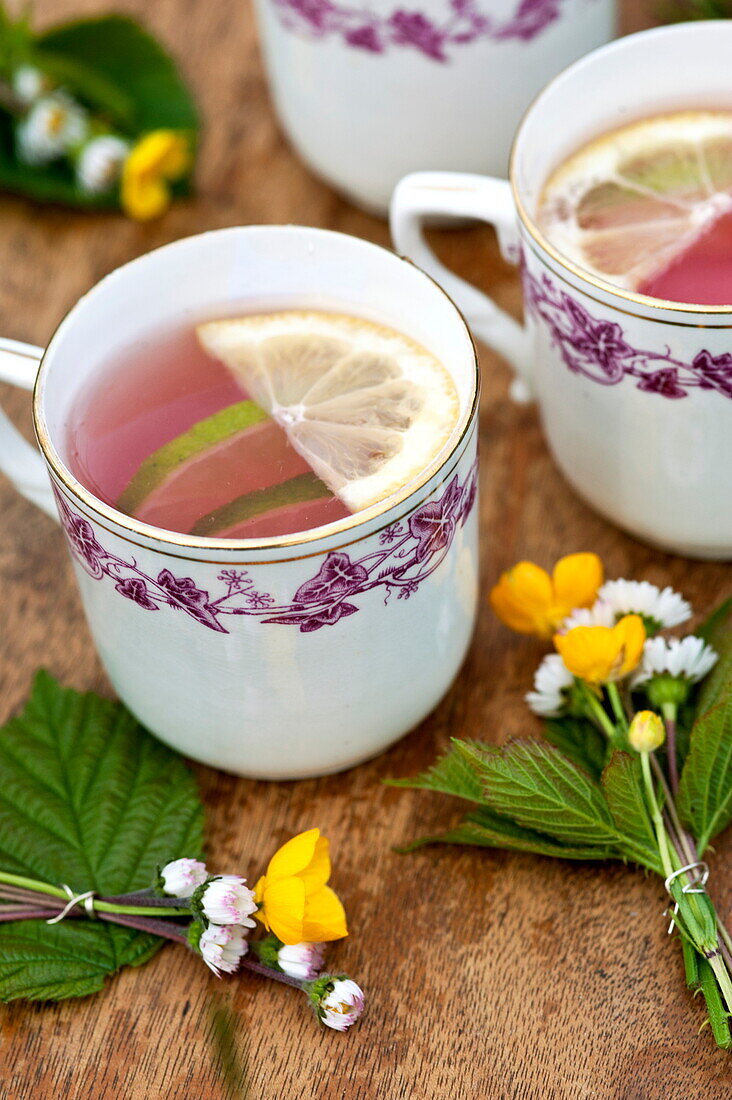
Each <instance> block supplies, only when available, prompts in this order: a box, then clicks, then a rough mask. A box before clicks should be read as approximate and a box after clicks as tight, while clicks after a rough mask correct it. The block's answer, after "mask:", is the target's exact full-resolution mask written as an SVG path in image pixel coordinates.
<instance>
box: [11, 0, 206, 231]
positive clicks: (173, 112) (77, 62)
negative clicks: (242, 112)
mask: <svg viewBox="0 0 732 1100" xmlns="http://www.w3.org/2000/svg"><path fill="white" fill-rule="evenodd" d="M3 115H4V116H7V117H6V118H1V119H0V121H2V122H3V125H4V127H5V128H6V129H7V130H9V132H10V134H11V135H12V142H9V143H8V145H9V148H8V150H7V153H8V156H7V157H6V158H5V161H4V162H2V163H0V187H6V188H8V189H9V190H12V191H16V192H19V193H21V194H25V195H29V196H30V197H31V198H38V199H41V200H43V201H53V202H65V203H68V204H70V205H74V206H81V207H92V208H94V207H100V208H108V207H117V206H119V207H121V208H122V210H123V211H124V212H125V213H126V214H127V215H128V216H129V217H131V218H134V219H136V220H138V221H147V220H150V219H152V218H156V217H158V216H159V215H161V214H162V213H164V211H165V210H166V209H167V208H168V206H169V205H170V203H171V201H172V199H173V196H174V193H176V192H177V191H180V190H181V189H185V187H186V185H187V181H188V180H189V177H190V174H191V170H192V167H193V160H194V149H195V145H196V134H197V129H198V116H197V112H196V108H195V105H194V103H193V100H192V98H191V96H190V93H189V91H188V89H187V87H186V85H185V83H184V81H183V79H182V78H181V76H180V74H179V73H178V71H177V70H176V67H175V64H174V63H173V61H172V59H171V58H170V57H169V56H168V54H167V53H166V52H165V50H164V49H163V47H162V46H161V45H160V44H159V43H158V42H157V41H156V40H155V39H154V38H153V37H152V36H151V35H150V34H149V33H148V32H147V31H146V30H145V29H144V28H143V27H142V26H140V25H139V24H138V23H136V22H134V21H133V20H132V19H129V18H127V17H125V16H121V15H106V16H94V17H92V18H89V19H75V20H74V21H73V22H71V23H65V24H60V25H58V26H55V27H51V28H50V29H49V30H46V31H44V32H43V33H41V34H35V33H34V32H33V30H32V28H31V25H30V21H29V19H28V18H27V16H26V14H23V15H22V16H21V17H20V18H18V19H15V18H13V17H11V15H10V13H9V10H8V8H7V6H6V4H4V3H3V0H0V116H3Z"/></svg>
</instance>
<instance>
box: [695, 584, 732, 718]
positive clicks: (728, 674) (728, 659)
mask: <svg viewBox="0 0 732 1100" xmlns="http://www.w3.org/2000/svg"><path fill="white" fill-rule="evenodd" d="M698 633H699V634H700V635H701V636H702V637H703V638H704V641H705V642H707V643H708V644H709V645H710V646H712V648H713V649H715V650H716V651H717V653H718V654H719V660H718V661H717V663H716V665H715V666H714V668H713V669H712V671H711V672H710V673H709V675H708V676H707V677H706V678H705V679H704V681H703V682H702V685H701V688H700V690H699V694H698V696H697V700H696V715H695V716H696V717H700V716H701V715H702V714H706V712H707V711H708V710H711V708H712V707H713V706H714V705H715V704H716V703H718V702H720V700H721V699H722V698H723V696H724V695H726V694H727V693H728V692H729V691H731V690H732V599H729V600H725V602H724V603H723V604H722V605H721V606H720V607H718V608H717V610H716V611H715V612H713V614H712V615H711V616H710V617H709V618H708V619H707V621H706V623H704V625H703V626H702V628H701V630H699V631H698Z"/></svg>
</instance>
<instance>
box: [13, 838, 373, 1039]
mask: <svg viewBox="0 0 732 1100" xmlns="http://www.w3.org/2000/svg"><path fill="white" fill-rule="evenodd" d="M330 869H331V866H330V854H329V844H328V841H327V839H326V838H325V837H323V836H321V835H320V830H319V829H309V830H308V831H307V832H304V833H300V834H299V835H298V836H295V837H293V838H292V839H291V840H289V841H288V842H287V843H286V844H284V845H283V846H282V848H280V849H279V851H278V852H276V853H275V855H274V856H273V857H272V859H271V860H270V862H269V866H268V868H267V872H266V874H264V875H263V876H262V877H261V878H260V879H259V881H258V882H257V884H256V886H255V888H254V890H251V889H250V888H249V887H248V886H247V884H246V880H245V879H243V878H241V877H240V876H239V875H212V874H210V873H209V872H208V870H207V868H206V865H205V864H204V863H202V862H201V861H200V860H197V859H188V858H183V859H176V860H173V861H172V862H171V863H168V864H166V865H165V866H164V867H163V868H162V869H161V870H160V873H159V877H158V881H157V883H156V884H155V886H154V887H152V888H151V889H149V890H142V891H138V892H136V893H134V894H127V895H125V896H122V897H115V898H99V897H96V896H95V895H94V893H93V892H92V891H88V892H87V893H82V894H75V893H74V891H73V890H72V889H71V888H70V887H68V886H55V885H53V884H50V883H44V882H38V881H36V880H35V879H28V878H22V877H20V876H18V875H10V874H5V873H0V899H3V900H4V902H5V904H3V905H2V907H0V920H4V921H7V920H28V919H34V918H35V919H39V920H47V921H48V923H49V924H54V923H58V922H59V921H62V920H66V919H70V918H80V919H83V918H87V919H97V920H106V921H111V922H113V923H116V924H122V925H126V926H128V927H132V928H138V929H140V930H141V931H144V932H150V933H152V934H154V935H157V936H161V937H162V938H164V939H169V940H174V941H177V942H178V943H182V944H186V945H187V946H188V947H189V948H191V949H192V950H193V951H195V952H196V954H198V955H200V957H201V958H202V959H203V961H204V962H205V963H206V965H207V966H208V967H209V968H210V969H211V970H212V971H213V973H214V974H216V975H217V977H220V976H221V974H233V973H234V972H235V971H237V970H239V969H240V968H243V969H248V970H250V971H253V972H255V973H257V974H261V975H264V976H266V977H269V978H274V979H276V980H277V981H280V982H284V983H286V984H287V985H292V986H295V987H296V988H298V989H301V990H303V991H304V993H305V995H306V997H307V999H308V1002H309V1004H310V1005H311V1007H312V1009H313V1011H314V1013H315V1015H316V1017H317V1018H318V1020H320V1022H321V1023H322V1024H324V1025H325V1026H326V1027H330V1028H333V1029H334V1030H336V1031H346V1030H347V1029H348V1028H349V1027H351V1025H352V1024H354V1023H355V1022H356V1020H358V1018H359V1016H360V1015H361V1013H362V1011H363V1007H364V995H363V992H362V990H361V989H360V987H359V986H358V985H357V984H356V982H354V981H352V980H351V979H350V978H348V977H347V976H346V975H345V974H328V973H322V967H323V961H324V951H325V945H326V943H328V942H330V941H332V940H337V939H341V938H342V937H343V936H346V935H348V930H347V927H346V915H345V912H344V910H343V906H342V904H341V902H340V900H339V898H338V896H337V895H336V894H335V893H334V891H333V890H332V889H331V888H330V887H329V886H328V885H327V882H328V879H329V878H330ZM258 923H259V924H261V925H262V926H263V928H264V930H265V931H266V935H265V936H264V937H263V938H260V939H255V940H251V941H250V938H249V937H250V935H251V933H252V931H253V930H254V929H255V928H256V927H257V924H258ZM250 948H251V951H252V954H253V955H254V956H255V958H253V959H252V958H250V956H249V951H250Z"/></svg>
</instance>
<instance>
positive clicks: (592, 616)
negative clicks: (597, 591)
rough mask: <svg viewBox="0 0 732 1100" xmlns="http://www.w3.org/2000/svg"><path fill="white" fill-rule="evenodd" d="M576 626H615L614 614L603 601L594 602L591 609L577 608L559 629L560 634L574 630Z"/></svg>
mask: <svg viewBox="0 0 732 1100" xmlns="http://www.w3.org/2000/svg"><path fill="white" fill-rule="evenodd" d="M576 626H615V612H614V611H613V609H612V607H610V605H609V604H606V603H605V602H604V601H603V600H595V602H594V604H593V605H592V607H577V608H575V610H574V611H573V612H572V614H571V615H568V616H567V618H566V619H565V620H564V622H563V623H562V625H561V627H560V628H559V633H560V634H566V633H567V632H568V631H570V630H574V628H575V627H576Z"/></svg>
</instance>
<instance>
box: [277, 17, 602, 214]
mask: <svg viewBox="0 0 732 1100" xmlns="http://www.w3.org/2000/svg"><path fill="white" fill-rule="evenodd" d="M256 6H257V13H258V21H259V27H260V32H261V36H262V44H263V49H264V55H265V60H266V65H267V71H268V76H269V83H270V88H271V91H272V95H273V97H274V101H275V105H276V108H277V112H278V114H279V117H280V120H281V122H282V125H283V127H284V129H285V131H286V133H287V135H288V137H289V138H290V141H291V142H292V144H293V145H294V147H295V149H296V150H297V151H298V153H299V154H300V155H301V157H302V158H303V160H305V161H306V163H307V164H309V165H310V167H311V168H312V169H313V170H314V171H315V172H317V173H318V175H320V176H322V177H324V179H326V180H327V181H328V182H329V183H331V184H332V185H333V186H334V187H336V188H338V190H340V191H342V192H343V193H344V194H345V195H346V196H347V197H349V198H351V199H352V200H353V201H354V202H356V203H358V204H359V205H360V206H363V207H366V208H367V209H369V210H372V211H375V212H377V213H380V214H385V213H386V210H387V206H388V202H389V198H390V196H391V192H392V191H393V189H394V187H395V185H396V183H397V182H398V180H399V179H400V178H401V177H402V176H403V175H405V174H406V173H407V172H412V171H415V170H416V169H418V168H432V169H453V170H459V171H468V172H486V173H489V174H490V175H499V176H504V175H505V174H506V172H507V169H508V155H509V150H510V147H511V142H512V140H513V136H514V132H515V130H516V127H517V125H518V123H519V120H520V119H521V116H522V114H523V113H524V111H525V110H526V108H527V107H528V105H529V103H530V102H531V100H532V99H533V97H534V96H535V95H536V94H537V92H539V90H540V89H541V88H542V87H543V86H544V84H545V83H546V82H547V80H549V79H550V78H551V77H553V76H554V75H555V74H556V73H558V72H559V71H560V70H561V69H563V68H564V67H565V66H566V65H568V64H570V62H572V61H574V60H576V58H578V57H581V56H582V55H583V54H584V53H587V52H588V51H589V50H592V49H594V48H595V47H596V46H599V45H602V44H603V43H604V42H607V41H609V39H610V38H612V36H613V33H614V28H615V16H616V0H420V4H419V5H417V6H416V7H406V8H402V7H400V6H399V4H398V2H395V0H373V2H372V3H371V4H369V5H367V6H364V5H362V4H359V3H355V2H354V0H341V2H339V3H337V4H336V3H332V2H331V0H257V5H256Z"/></svg>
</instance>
